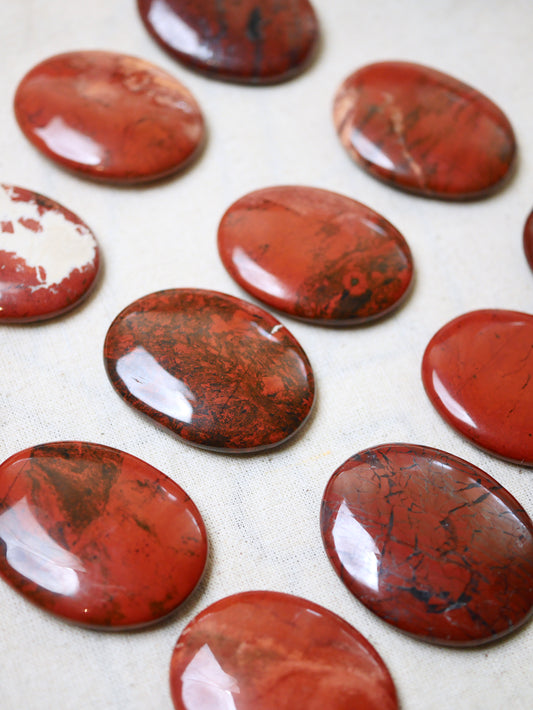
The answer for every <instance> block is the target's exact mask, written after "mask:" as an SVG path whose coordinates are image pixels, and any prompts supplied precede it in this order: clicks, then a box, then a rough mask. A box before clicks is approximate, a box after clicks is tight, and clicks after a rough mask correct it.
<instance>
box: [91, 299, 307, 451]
mask: <svg viewBox="0 0 533 710" xmlns="http://www.w3.org/2000/svg"><path fill="white" fill-rule="evenodd" d="M104 358H105V364H106V368H107V372H108V375H109V378H110V380H111V382H112V384H113V387H114V388H115V389H116V390H117V392H118V393H119V395H120V396H121V397H123V398H124V399H125V400H126V402H127V403H128V404H130V405H132V406H133V407H135V408H136V409H138V410H139V411H141V412H143V413H144V414H147V415H148V416H149V417H151V418H152V419H154V420H155V421H156V422H158V423H159V424H162V425H163V426H165V427H167V428H169V429H170V430H171V431H173V432H175V433H176V434H178V436H180V437H181V438H182V439H183V440H185V441H187V442H189V443H191V444H195V445H197V446H200V447H202V448H207V449H215V450H218V451H227V452H246V451H259V450H261V449H266V448H270V447H272V446H276V445H278V444H281V443H283V442H284V441H286V440H287V439H288V438H290V437H291V436H292V435H293V434H295V433H296V431H297V430H298V429H299V428H300V427H301V426H302V424H303V423H304V422H305V420H306V419H307V417H308V416H309V413H310V411H311V407H312V404H313V398H314V378H313V373H312V370H311V366H310V364H309V361H308V359H307V357H306V355H305V353H304V351H303V350H302V348H301V346H300V345H299V344H298V343H297V341H296V340H295V338H294V337H293V336H292V335H291V333H289V331H288V330H287V329H286V328H285V327H284V326H283V325H281V323H279V321H277V320H276V319H275V318H273V317H272V316H271V315H270V314H268V313H266V312H265V311H263V310H262V309H261V308H258V307H257V306H253V305H252V304H250V303H247V302H246V301H241V300H240V299H239V298H234V297H233V296H228V295H226V294H222V293H217V292H215V291H205V290H203V289H170V290H168V291H160V292H158V293H152V294H149V295H148V296H145V297H144V298H140V299H139V300H137V301H135V302H134V303H132V304H131V305H129V306H128V307H127V308H125V309H124V310H123V311H122V313H120V314H119V315H118V316H117V317H116V318H115V320H114V322H113V323H112V325H111V327H110V328H109V331H108V333H107V337H106V340H105V346H104Z"/></svg>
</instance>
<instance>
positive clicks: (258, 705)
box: [170, 592, 398, 710]
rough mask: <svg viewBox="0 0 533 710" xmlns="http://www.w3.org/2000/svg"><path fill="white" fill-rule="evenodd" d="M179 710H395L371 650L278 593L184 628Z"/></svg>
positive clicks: (256, 595) (225, 607)
mask: <svg viewBox="0 0 533 710" xmlns="http://www.w3.org/2000/svg"><path fill="white" fill-rule="evenodd" d="M170 689H171V693H172V699H173V701H174V707H175V708H176V710H200V708H201V710H223V709H224V710H226V708H227V710H237V709H238V710H273V708H276V710H296V709H300V710H302V709H303V708H305V710H325V708H327V710H347V709H348V708H353V710H355V708H361V710H362V709H363V708H364V709H365V710H396V708H397V707H398V702H397V699H396V691H395V688H394V684H393V681H392V679H391V677H390V674H389V672H388V670H387V668H386V666H385V664H384V663H383V661H382V659H381V657H380V656H379V655H378V654H377V652H376V651H375V649H374V648H373V647H372V646H371V645H370V643H369V642H368V641H367V640H366V639H365V638H364V636H362V635H361V634H360V633H359V632H358V631H356V630H355V629H354V628H353V627H352V626H350V625H349V624H348V623H346V621H344V620H343V619H341V618H340V617H338V616H337V615H336V614H333V613H332V612H331V611H328V610H327V609H324V608H323V607H321V606H318V605H317V604H313V603H312V602H309V601H307V600H306V599H301V598H299V597H293V596H291V595H289V594H280V593H278V592H244V593H241V594H235V595H233V596H230V597H226V598H225V599H221V600H220V601H218V602H216V603H215V604H212V605H211V606H210V607H208V608H207V609H204V611H202V612H201V613H200V614H198V616H196V618H195V619H193V621H192V622H191V623H190V624H189V625H188V626H187V627H186V628H185V630H184V631H183V633H182V634H181V636H180V638H179V639H178V643H177V644H176V648H175V649H174V653H173V655H172V660H171V664H170Z"/></svg>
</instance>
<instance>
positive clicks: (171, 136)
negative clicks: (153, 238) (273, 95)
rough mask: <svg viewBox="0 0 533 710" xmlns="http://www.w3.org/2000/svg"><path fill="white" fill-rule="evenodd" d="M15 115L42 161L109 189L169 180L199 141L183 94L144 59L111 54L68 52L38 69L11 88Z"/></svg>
mask: <svg viewBox="0 0 533 710" xmlns="http://www.w3.org/2000/svg"><path fill="white" fill-rule="evenodd" d="M15 115H16V118H17V121H18V123H19V125H20V127H21V129H22V131H23V132H24V134H25V136H26V138H28V139H29V140H30V141H31V142H32V143H33V145H35V146H36V147H37V148H38V149H39V150H40V151H42V152H43V153H44V154H45V155H46V156H48V157H49V158H52V159H53V160H55V161H56V162H57V163H59V164H60V165H61V166H63V167H66V168H69V169H71V170H74V171H75V172H77V173H80V174H81V175H84V176H85V177H89V178H93V179H95V180H104V181H110V182H120V183H138V182H145V181H148V180H155V179H158V178H162V177H165V176H167V175H170V174H171V173H173V172H175V171H176V170H178V169H180V168H182V167H183V166H185V165H187V164H188V163H189V162H190V161H191V160H192V159H193V158H194V157H195V155H196V154H197V152H198V150H199V148H200V146H201V145H202V143H203V139H204V120H203V117H202V114H201V111H200V108H199V106H198V104H197V102H196V100H195V99H194V97H193V95H192V94H191V92H190V91H189V90H188V89H186V88H185V87H184V86H183V85H182V84H181V83H180V82H179V81H178V80H177V79H175V78H174V77H173V76H171V75H170V74H168V73H167V72H165V71H163V70H162V69H159V68H158V67H156V66H154V65H153V64H150V63H149V62H147V61H145V60H143V59H138V58H136V57H130V56H127V55H124V54H116V53H113V52H102V51H86V52H67V53H66V54H59V55H57V56H54V57H50V58H49V59H46V60H45V61H44V62H41V63H40V64H38V65H37V66H35V67H34V68H33V69H31V71H29V72H28V73H27V74H26V76H25V77H24V78H23V79H22V81H21V82H20V84H19V86H18V89H17V92H16V95H15Z"/></svg>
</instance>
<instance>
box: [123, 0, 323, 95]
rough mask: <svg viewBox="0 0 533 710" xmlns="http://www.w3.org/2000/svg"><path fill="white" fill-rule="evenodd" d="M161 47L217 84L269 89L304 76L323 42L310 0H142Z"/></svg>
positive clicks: (140, 4)
mask: <svg viewBox="0 0 533 710" xmlns="http://www.w3.org/2000/svg"><path fill="white" fill-rule="evenodd" d="M137 6H138V8H139V12H140V15H141V18H142V20H143V22H144V24H145V26H146V28H147V30H148V31H149V32H150V34H151V35H152V37H154V38H155V39H156V40H157V41H158V42H159V44H160V45H161V46H162V47H163V48H164V49H165V50H166V51H167V52H169V53H170V54H171V55H173V56H174V57H175V58H176V59H178V60H179V61H181V62H183V64H185V65H187V66H188V67H191V68H193V69H196V70H198V71H201V72H203V73H204V74H207V75H208V76H210V77H212V78H215V79H224V80H226V81H236V82H243V83H247V84H268V83H273V82H278V81H283V80H285V79H290V78H291V77H293V76H295V75H296V74H299V73H300V72H301V71H303V69H305V67H306V66H307V65H308V63H309V61H310V60H311V58H312V56H313V54H314V51H315V49H316V46H317V42H318V35H319V30H318V21H317V18H316V15H315V12H314V10H313V7H312V5H311V4H310V3H309V2H308V0H223V2H220V1H218V0H137Z"/></svg>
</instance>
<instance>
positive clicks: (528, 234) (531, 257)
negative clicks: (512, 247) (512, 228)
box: [524, 212, 533, 269]
mask: <svg viewBox="0 0 533 710" xmlns="http://www.w3.org/2000/svg"><path fill="white" fill-rule="evenodd" d="M524 252H525V254H526V259H527V262H528V264H529V266H530V267H531V269H533V212H531V214H530V215H529V217H528V218H527V221H526V224H525V226H524Z"/></svg>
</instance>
